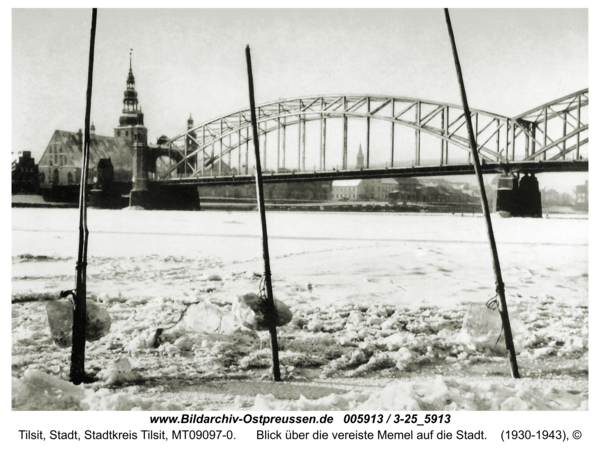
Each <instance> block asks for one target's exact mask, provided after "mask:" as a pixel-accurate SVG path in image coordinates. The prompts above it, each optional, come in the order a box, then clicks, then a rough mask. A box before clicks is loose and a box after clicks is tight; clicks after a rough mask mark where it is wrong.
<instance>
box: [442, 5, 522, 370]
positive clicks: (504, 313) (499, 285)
mask: <svg viewBox="0 0 600 451" xmlns="http://www.w3.org/2000/svg"><path fill="white" fill-rule="evenodd" d="M444 13H445V15H446V24H447V25H448V34H449V35H450V43H451V45H452V54H453V55H454V65H455V66H456V75H457V77H458V84H459V86H460V96H461V99H462V104H463V109H464V113H465V118H466V120H467V128H468V131H469V143H470V145H471V152H472V153H473V161H474V165H475V173H476V174H477V181H478V182H479V190H480V192H481V207H482V208H483V213H484V216H485V224H486V227H487V233H488V238H489V241H490V249H491V251H492V260H493V265H494V274H495V275H496V293H497V295H498V297H499V298H500V317H501V318H502V326H503V328H504V339H505V341H506V349H507V350H508V354H509V360H510V368H511V371H512V376H513V377H514V378H516V379H518V378H519V377H520V376H519V367H518V366H517V355H516V353H515V345H514V343H513V336H512V330H511V328H510V320H509V318H508V307H507V306H506V298H505V295H504V282H502V271H501V269H500V260H499V259H498V250H497V249H496V239H495V238H494V229H493V227H492V220H491V218H490V209H489V207H488V203H487V196H486V194H485V186H484V185H483V176H482V174H481V164H480V162H479V154H478V151H477V142H476V140H475V135H474V134H473V124H472V123H471V111H470V110H469V104H468V102H467V94H466V91H465V84H464V82H463V77H462V71H461V69H460V62H459V60H458V52H457V50H456V42H455V41H454V33H453V32H452V23H451V22H450V14H449V12H448V8H444Z"/></svg>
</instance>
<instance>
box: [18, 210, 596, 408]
mask: <svg viewBox="0 0 600 451" xmlns="http://www.w3.org/2000/svg"><path fill="white" fill-rule="evenodd" d="M77 218H78V213H77V211H76V210H59V209H57V210H53V209H12V228H13V233H12V243H13V247H12V291H13V297H15V296H28V297H29V298H32V299H47V298H56V297H57V294H58V292H59V291H61V290H67V289H72V288H74V271H75V257H76V254H77ZM267 220H268V229H269V236H270V241H269V245H270V250H271V257H272V263H271V268H272V273H273V283H274V293H275V297H276V298H278V299H279V300H281V301H283V302H285V303H286V304H287V305H288V306H289V307H290V308H291V310H292V312H293V314H294V318H293V320H292V322H291V323H290V324H288V325H286V326H284V327H281V328H278V338H279V344H280V349H281V350H280V359H281V368H282V375H283V380H284V382H282V383H279V384H277V383H273V382H271V381H270V380H269V376H268V375H269V366H270V349H269V347H268V343H269V340H268V333H267V332H258V334H257V333H255V332H253V331H249V330H244V328H243V327H242V328H240V327H238V326H240V324H239V321H237V320H236V318H234V316H233V314H232V305H233V304H234V301H235V300H236V299H237V296H241V295H244V294H246V293H257V292H258V289H259V286H258V285H259V278H260V274H261V273H262V271H263V267H262V250H261V240H260V223H259V215H258V213H256V212H229V213H228V212H219V211H206V212H157V211H108V210H90V211H89V220H88V222H89V229H90V247H89V259H88V299H91V300H93V301H96V302H98V303H99V304H100V305H103V306H104V307H106V308H107V310H108V312H109V313H110V316H111V318H112V325H111V329H110V333H109V334H108V335H107V336H106V337H104V338H102V339H100V340H99V341H96V342H93V343H88V345H87V348H86V369H87V371H88V372H91V373H95V374H96V375H97V376H98V377H99V378H100V381H99V382H96V383H93V384H89V385H85V386H84V387H75V386H74V385H72V384H70V383H69V382H67V381H66V379H68V376H67V374H68V369H69V355H70V348H59V347H57V346H56V344H55V343H54V342H53V340H52V338H51V335H50V330H49V327H48V319H47V314H46V303H45V302H29V303H24V304H15V305H13V306H12V373H13V409H15V410H35V409H45V410H131V409H135V410H167V409H172V410H184V409H192V410H203V409H204V410H241V409H257V410H269V409H273V410H321V409H322V410H352V409H355V410H384V409H389V410H403V409H409V410H417V409H422V410H461V409H463V410H497V409H504V410H547V409H550V410H577V409H584V410H585V409H587V400H588V221H587V219H585V218H581V217H574V216H564V217H561V218H550V219H516V218H512V219H502V218H494V228H495V233H496V239H497V242H498V250H499V254H500V261H501V265H502V270H503V276H504V282H505V284H506V294H507V302H508V304H509V313H510V315H511V322H512V327H513V334H514V335H515V341H516V346H517V351H518V361H519V366H520V370H521V374H522V375H523V376H524V377H523V378H522V379H521V380H519V381H515V380H513V379H511V378H510V377H509V376H510V372H509V367H508V364H507V362H506V358H505V351H504V346H503V337H502V336H501V327H500V318H499V315H498V312H497V311H492V310H489V309H486V307H485V304H486V302H487V301H488V300H489V299H490V298H492V297H493V296H494V290H495V288H494V276H493V271H492V265H491V256H490V253H489V248H488V243H487V238H486V235H485V227H484V222H483V219H482V218H481V216H475V217H473V216H467V215H465V216H458V215H454V216H452V215H434V214H423V215H421V214H392V213H372V214H367V213H355V214H353V213H318V212H314V213H313V212H310V213H309V212H306V213H301V212H268V214H267ZM196 304H198V305H196ZM200 306H202V309H200V308H199V307H200ZM201 311H202V312H213V313H212V316H211V315H208V317H207V316H206V313H204V314H200V313H199V312H201ZM202 315H204V316H202ZM215 324H216V325H217V326H215ZM219 326H220V328H219ZM159 328H162V329H164V332H163V333H162V335H161V336H160V342H159V343H157V344H159V345H160V346H159V347H157V348H155V347H154V346H153V342H154V338H155V335H156V331H157V329H159ZM223 332H224V333H223ZM499 337H500V339H498V338H499Z"/></svg>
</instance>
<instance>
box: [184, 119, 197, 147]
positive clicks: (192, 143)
mask: <svg viewBox="0 0 600 451" xmlns="http://www.w3.org/2000/svg"><path fill="white" fill-rule="evenodd" d="M192 128H194V119H192V113H190V118H189V119H188V120H187V129H188V130H190V129H192ZM190 136H191V137H192V138H194V139H196V132H195V131H192V132H190V133H188V137H187V138H186V140H187V151H188V153H190V152H193V151H194V150H196V149H197V148H198V144H196V141H194V139H192V138H190Z"/></svg>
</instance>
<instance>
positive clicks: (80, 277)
mask: <svg viewBox="0 0 600 451" xmlns="http://www.w3.org/2000/svg"><path fill="white" fill-rule="evenodd" d="M97 12H98V10H97V8H94V9H92V30H91V36H90V58H89V65H88V81H87V94H86V105H85V134H84V142H83V155H82V159H81V182H80V185H79V250H78V253H77V266H76V270H77V276H76V277H77V281H76V288H75V294H74V296H73V297H74V301H75V306H74V311H73V347H72V348H71V372H70V379H71V382H73V383H74V384H81V383H82V382H84V381H85V380H86V375H85V323H86V308H85V307H86V305H85V304H86V266H87V248H88V235H89V231H88V228H87V204H86V186H87V179H88V165H89V159H90V110H91V107H92V78H93V72H94V43H95V41H96V15H97Z"/></svg>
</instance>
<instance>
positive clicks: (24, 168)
mask: <svg viewBox="0 0 600 451" xmlns="http://www.w3.org/2000/svg"><path fill="white" fill-rule="evenodd" d="M39 187H40V178H39V172H38V166H37V165H36V164H35V159H34V158H31V152H30V151H29V150H24V151H22V152H19V154H18V159H16V160H14V161H13V162H12V193H13V194H19V193H24V194H31V193H37V191H38V190H39Z"/></svg>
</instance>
